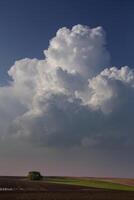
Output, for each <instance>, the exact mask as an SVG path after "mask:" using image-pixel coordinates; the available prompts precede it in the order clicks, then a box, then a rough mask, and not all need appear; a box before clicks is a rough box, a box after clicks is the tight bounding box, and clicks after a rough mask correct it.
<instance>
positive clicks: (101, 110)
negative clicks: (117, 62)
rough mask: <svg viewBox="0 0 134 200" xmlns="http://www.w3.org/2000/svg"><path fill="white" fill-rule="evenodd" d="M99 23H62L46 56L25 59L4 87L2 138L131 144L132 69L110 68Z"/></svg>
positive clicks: (67, 143) (45, 143)
mask: <svg viewBox="0 0 134 200" xmlns="http://www.w3.org/2000/svg"><path fill="white" fill-rule="evenodd" d="M105 45H106V41H105V33H104V31H103V29H102V28H101V27H97V28H90V27H87V26H82V25H77V26H74V27H73V28H72V29H71V30H69V29H68V28H61V29H59V30H58V31H57V33H56V36H55V37H54V38H52V40H51V41H50V44H49V47H48V49H47V50H45V51H44V54H45V58H44V60H38V59H29V58H25V59H22V60H19V61H16V62H15V64H14V65H13V66H12V67H11V68H10V70H9V71H8V74H9V76H11V78H12V81H11V83H10V85H8V86H4V87H1V88H0V130H1V131H0V134H1V138H2V139H3V138H18V139H19V138H20V139H26V140H29V141H30V142H33V143H35V144H37V145H42V146H52V147H62V146H66V147H68V146H76V147H77V146H83V147H85V148H86V147H96V146H97V147H99V146H101V147H102V146H103V147H113V146H115V147H120V146H122V147H127V146H133V139H134V136H133V133H134V123H133V115H134V72H133V70H132V69H130V68H129V67H128V66H123V67H121V68H119V69H118V68H117V67H109V66H110V56H109V53H108V51H107V49H106V47H105Z"/></svg>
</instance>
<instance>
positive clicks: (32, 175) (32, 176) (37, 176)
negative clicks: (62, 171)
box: [28, 171, 43, 181]
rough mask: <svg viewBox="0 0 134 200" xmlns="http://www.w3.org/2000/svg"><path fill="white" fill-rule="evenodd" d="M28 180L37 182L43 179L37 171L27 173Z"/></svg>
mask: <svg viewBox="0 0 134 200" xmlns="http://www.w3.org/2000/svg"><path fill="white" fill-rule="evenodd" d="M28 178H29V179H30V180H33V181H39V180H42V179H43V176H42V175H41V174H40V172H38V171H31V172H29V173H28Z"/></svg>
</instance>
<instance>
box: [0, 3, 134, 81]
mask: <svg viewBox="0 0 134 200" xmlns="http://www.w3.org/2000/svg"><path fill="white" fill-rule="evenodd" d="M133 9H134V2H133V1H131V0H128V1H125V0H114V1H113V0H84V1H83V0H79V1H76V0H73V1H71V0H45V1H44V0H23V1H22V0H19V1H18V0H12V1H10V0H1V1H0V44H1V45H0V69H1V83H3V82H6V80H7V76H6V73H7V70H8V69H9V68H10V67H11V65H13V63H14V61H15V60H18V59H21V58H25V57H29V58H34V57H35V58H44V55H43V53H42V52H43V50H44V49H46V48H47V47H48V44H49V40H50V39H51V38H52V37H53V36H54V35H55V33H56V31H57V30H58V29H59V28H61V27H63V26H66V27H68V28H71V27H72V26H73V25H76V24H83V25H88V26H91V27H96V26H102V27H103V28H104V30H105V31H106V37H107V48H108V50H109V52H110V54H111V65H117V66H122V65H129V66H131V67H133V64H134V63H133V52H134V45H133V42H134V37H133V35H134V20H133V18H134V12H133Z"/></svg>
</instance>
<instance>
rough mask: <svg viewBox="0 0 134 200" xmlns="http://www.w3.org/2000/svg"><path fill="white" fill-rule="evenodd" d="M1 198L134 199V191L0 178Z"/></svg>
mask: <svg viewBox="0 0 134 200" xmlns="http://www.w3.org/2000/svg"><path fill="white" fill-rule="evenodd" d="M0 200H134V192H128V191H113V190H105V189H95V188H89V187H82V186H72V185H64V184H51V183H45V181H39V182H38V181H28V180H25V179H22V178H21V179H19V178H16V177H14V178H8V177H4V178H0Z"/></svg>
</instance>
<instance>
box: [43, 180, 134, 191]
mask: <svg viewBox="0 0 134 200" xmlns="http://www.w3.org/2000/svg"><path fill="white" fill-rule="evenodd" d="M47 182H49V183H57V184H70V185H79V186H87V187H93V188H103V189H111V190H124V191H134V186H127V185H123V184H118V183H113V182H109V181H104V180H101V179H84V178H66V177H65V178H63V177H61V178H60V177H56V178H50V177H49V178H47Z"/></svg>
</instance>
